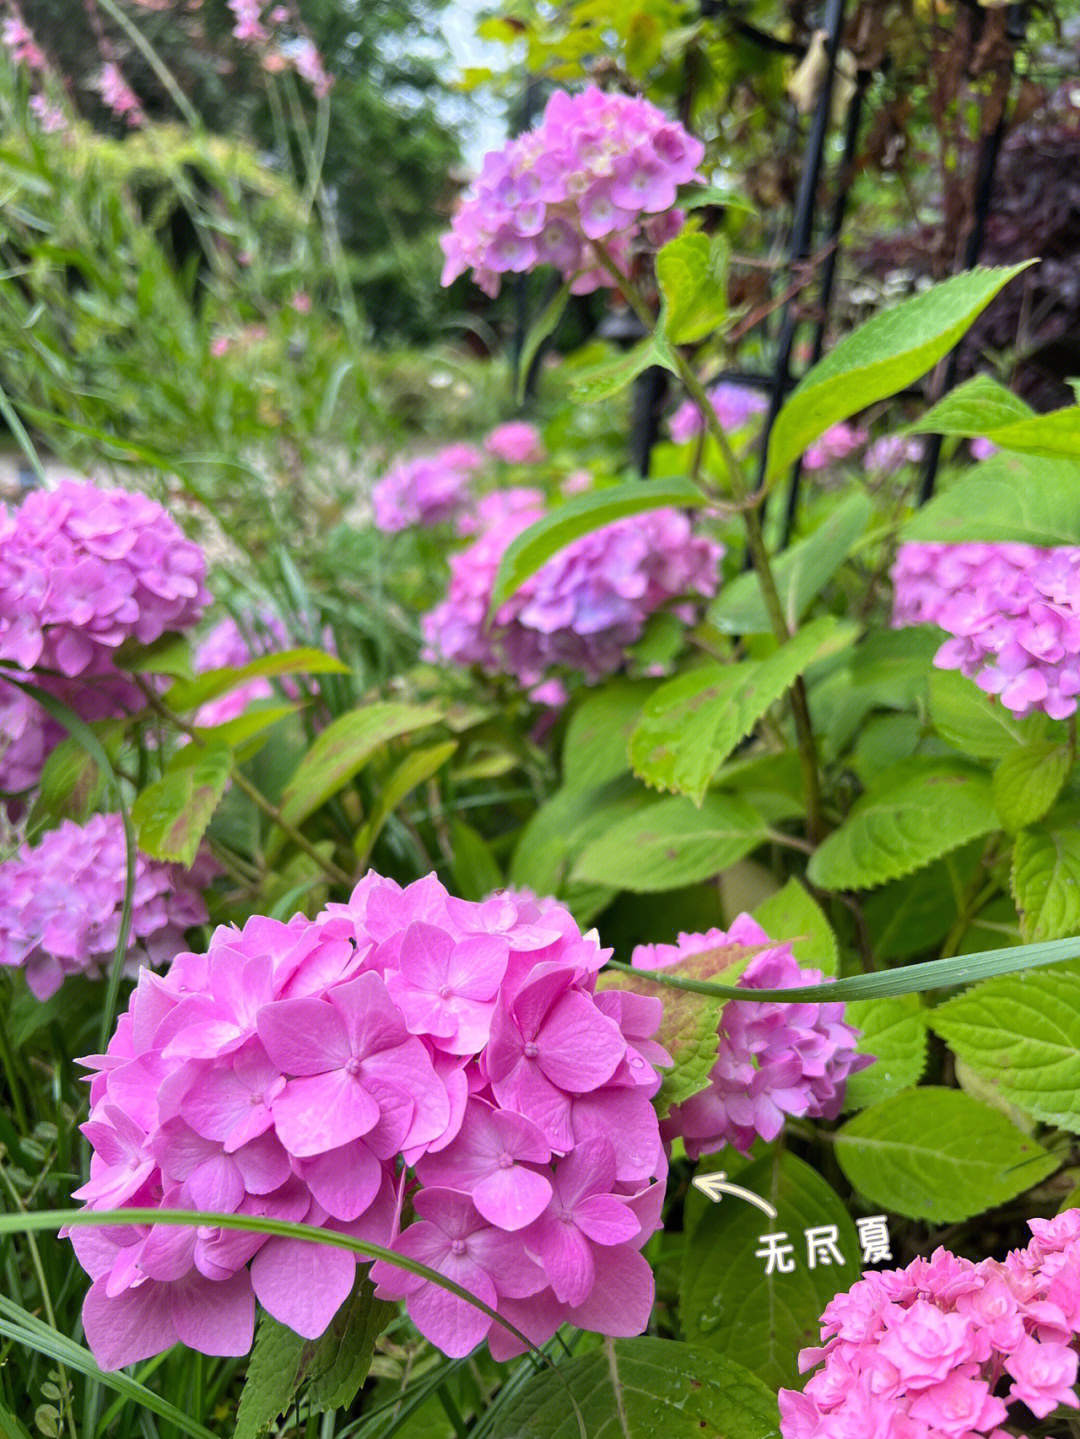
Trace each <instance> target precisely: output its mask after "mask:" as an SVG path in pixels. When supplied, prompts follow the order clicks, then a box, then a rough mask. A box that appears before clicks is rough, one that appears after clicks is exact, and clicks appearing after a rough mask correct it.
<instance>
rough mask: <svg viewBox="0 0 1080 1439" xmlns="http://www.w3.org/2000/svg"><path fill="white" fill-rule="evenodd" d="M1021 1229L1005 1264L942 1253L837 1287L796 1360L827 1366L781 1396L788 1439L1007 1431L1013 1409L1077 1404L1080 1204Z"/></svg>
mask: <svg viewBox="0 0 1080 1439" xmlns="http://www.w3.org/2000/svg"><path fill="white" fill-rule="evenodd" d="M1029 1227H1030V1229H1031V1231H1032V1234H1033V1235H1034V1238H1033V1239H1032V1241H1031V1243H1030V1244H1029V1245H1028V1246H1027V1248H1026V1249H1018V1250H1014V1251H1013V1253H1011V1254H1010V1255H1009V1256H1008V1258H1007V1259H1006V1260H1005V1261H1004V1263H999V1262H998V1261H997V1260H994V1259H984V1260H982V1261H981V1262H980V1263H977V1264H976V1263H973V1262H972V1261H971V1260H969V1259H961V1258H958V1257H957V1256H956V1255H954V1254H951V1253H950V1252H949V1251H948V1250H947V1249H942V1248H939V1249H936V1250H935V1251H934V1253H933V1255H932V1256H931V1258H930V1259H916V1260H914V1261H913V1262H912V1263H911V1264H909V1265H908V1266H907V1268H906V1269H893V1270H881V1271H877V1272H874V1271H868V1272H867V1273H866V1274H865V1275H864V1276H863V1278H862V1279H860V1280H859V1281H858V1282H857V1283H855V1284H854V1285H852V1287H851V1289H849V1290H848V1291H847V1292H846V1293H844V1294H838V1295H837V1296H836V1298H835V1299H833V1300H832V1301H831V1302H830V1304H829V1305H828V1307H827V1308H826V1310H825V1312H824V1314H823V1315H822V1327H821V1337H822V1340H823V1341H824V1345H823V1347H822V1348H820V1349H804V1350H803V1351H802V1354H801V1355H800V1356H799V1365H800V1368H801V1369H803V1370H806V1369H810V1368H813V1367H814V1366H815V1365H816V1364H818V1363H819V1362H820V1361H821V1360H822V1359H824V1361H825V1365H824V1368H822V1369H820V1370H819V1371H818V1372H817V1373H816V1374H814V1375H813V1377H812V1378H811V1379H810V1380H809V1381H808V1382H807V1385H806V1388H805V1390H804V1391H803V1392H802V1393H801V1394H800V1393H798V1392H797V1391H795V1390H790V1389H782V1390H781V1391H780V1415H781V1433H782V1434H783V1436H784V1439H851V1436H855V1435H858V1436H860V1439H861V1436H863V1435H871V1434H872V1435H874V1436H875V1439H878V1436H880V1439H977V1436H979V1435H989V1436H990V1439H1009V1435H1008V1434H1007V1433H1006V1431H1005V1430H1004V1429H1002V1428H1000V1427H999V1426H1000V1425H1002V1424H1004V1423H1006V1422H1010V1421H1012V1422H1016V1421H1017V1420H1020V1422H1023V1419H1022V1416H1011V1415H1010V1414H1009V1412H1008V1406H1009V1405H1010V1404H1023V1405H1025V1406H1026V1407H1027V1409H1028V1410H1029V1411H1030V1413H1031V1414H1034V1415H1035V1416H1036V1417H1037V1418H1039V1419H1045V1418H1046V1417H1047V1416H1048V1415H1049V1414H1051V1413H1053V1411H1054V1410H1055V1409H1056V1408H1057V1407H1058V1406H1059V1405H1066V1406H1068V1407H1069V1408H1072V1409H1077V1408H1080V1400H1078V1399H1077V1396H1076V1393H1075V1388H1074V1386H1075V1384H1076V1377H1077V1363H1078V1355H1077V1341H1078V1339H1080V1210H1077V1209H1069V1210H1067V1211H1066V1212H1065V1213H1064V1214H1059V1215H1058V1216H1057V1218H1056V1219H1049V1220H1048V1219H1032V1220H1029Z"/></svg>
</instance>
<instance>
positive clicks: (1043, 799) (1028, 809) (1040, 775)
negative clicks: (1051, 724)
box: [992, 739, 1073, 830]
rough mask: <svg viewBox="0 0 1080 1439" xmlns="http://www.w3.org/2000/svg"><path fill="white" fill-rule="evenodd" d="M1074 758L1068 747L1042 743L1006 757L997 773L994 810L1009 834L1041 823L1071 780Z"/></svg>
mask: <svg viewBox="0 0 1080 1439" xmlns="http://www.w3.org/2000/svg"><path fill="white" fill-rule="evenodd" d="M1072 762H1073V757H1072V754H1071V753H1070V751H1069V747H1068V745H1067V744H1060V743H1058V742H1057V741H1056V740H1052V739H1042V740H1035V741H1034V742H1033V743H1031V744H1026V745H1024V746H1023V747H1022V748H1020V749H1015V750H1013V751H1012V753H1011V754H1007V755H1005V757H1004V758H1003V759H1002V760H1001V763H1000V764H999V765H998V767H997V769H995V770H994V778H993V781H992V788H993V795H994V808H995V809H996V810H997V812H998V815H999V817H1000V819H1001V822H1002V824H1003V825H1004V826H1005V828H1006V829H1008V830H1018V829H1023V828H1024V826H1025V825H1029V824H1035V822H1036V821H1037V820H1040V819H1042V817H1043V815H1045V814H1046V812H1047V811H1048V810H1049V809H1050V807H1051V805H1052V804H1053V803H1054V801H1055V800H1056V799H1057V797H1058V795H1059V794H1060V793H1061V788H1062V786H1063V785H1064V783H1065V781H1066V780H1067V779H1068V777H1069V771H1070V769H1072Z"/></svg>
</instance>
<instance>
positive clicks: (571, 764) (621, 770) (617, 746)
mask: <svg viewBox="0 0 1080 1439" xmlns="http://www.w3.org/2000/svg"><path fill="white" fill-rule="evenodd" d="M655 689H656V681H655V680H627V679H613V680H608V682H607V683H606V684H605V685H603V686H600V687H598V688H596V689H592V690H589V691H587V692H586V694H585V696H584V698H582V699H581V700H580V701H579V702H578V703H577V705H576V706H575V708H574V711H573V713H572V714H571V716H570V719H569V722H568V723H567V726H566V738H565V740H564V741H563V749H562V770H563V783H564V785H566V787H567V788H568V789H595V788H596V787H597V786H598V785H601V784H606V783H607V781H608V780H611V779H615V778H616V776H618V775H620V774H625V773H626V771H627V770H628V769H629V768H630V758H629V755H628V753H627V749H628V745H629V742H630V733H631V731H632V730H633V728H634V726H635V724H637V721H638V717H639V716H640V714H641V707H642V705H644V703H645V701H646V700H647V699H648V698H649V696H650V695H651V694H652V693H653V692H654V691H655Z"/></svg>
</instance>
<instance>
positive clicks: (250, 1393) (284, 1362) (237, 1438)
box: [234, 1314, 310, 1439]
mask: <svg viewBox="0 0 1080 1439" xmlns="http://www.w3.org/2000/svg"><path fill="white" fill-rule="evenodd" d="M309 1351H310V1346H309V1345H308V1344H307V1342H306V1341H305V1340H303V1339H301V1337H300V1335H299V1334H294V1333H293V1331H292V1330H291V1329H287V1328H286V1327H285V1325H284V1324H279V1323H278V1321H277V1320H276V1319H274V1318H272V1316H271V1315H269V1314H263V1315H262V1316H261V1317H260V1319H259V1327H258V1329H257V1330H256V1332H255V1346H254V1348H253V1349H252V1351H251V1358H250V1359H249V1360H248V1364H247V1374H246V1376H245V1378H244V1387H243V1389H242V1390H241V1391H240V1405H239V1408H238V1409H237V1413H236V1429H235V1432H234V1439H259V1435H260V1434H265V1433H266V1431H267V1429H269V1428H270V1426H271V1424H273V1423H274V1421H275V1420H276V1419H277V1418H278V1416H279V1415H281V1414H284V1412H285V1410H286V1409H288V1407H289V1405H290V1404H291V1403H292V1401H293V1399H294V1397H295V1395H296V1392H297V1390H298V1389H299V1388H300V1383H301V1380H302V1379H303V1377H304V1370H305V1368H306V1364H307V1355H308V1352H309Z"/></svg>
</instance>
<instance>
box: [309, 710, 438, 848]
mask: <svg viewBox="0 0 1080 1439" xmlns="http://www.w3.org/2000/svg"><path fill="white" fill-rule="evenodd" d="M441 718H442V710H441V709H440V708H439V707H438V706H437V705H411V704H402V703H400V702H399V701H397V700H377V701H375V702H374V703H373V704H368V705H362V706H360V708H358V709H354V710H349V711H348V713H347V714H343V715H339V716H338V718H337V719H335V720H333V721H331V723H330V724H328V725H327V727H326V728H325V729H324V730H323V732H322V733H321V734H320V735H319V736H318V737H317V738H316V740H315V743H314V744H313V745H312V746H311V748H310V749H309V750H308V752H307V754H306V755H304V757H303V759H302V760H301V761H300V763H299V764H298V765H297V767H296V770H295V771H294V773H293V775H292V778H291V779H290V780H289V782H288V783H287V784H286V786H285V789H284V791H283V793H282V796H281V816H282V818H283V819H284V820H285V821H286V822H287V823H288V824H294V825H295V824H300V823H301V822H302V821H303V820H305V819H307V817H308V815H310V814H314V813H315V811H316V810H317V809H318V808H319V806H320V805H322V804H325V803H326V801H327V800H328V799H329V798H330V796H331V795H333V794H337V792H338V790H339V789H341V788H342V787H343V786H344V785H347V784H348V783H349V781H350V780H351V779H352V778H353V777H354V776H355V775H357V774H358V773H359V772H360V770H362V769H363V767H364V765H365V764H367V762H368V760H369V759H370V758H371V756H372V755H373V754H374V753H375V751H376V750H377V749H378V748H379V747H380V746H381V745H384V744H386V743H387V741H388V740H392V739H397V738H398V736H399V735H403V734H410V733H411V732H412V731H414V730H418V729H426V728H427V726H428V725H433V724H437V723H438V722H439V720H440V719H441Z"/></svg>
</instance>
